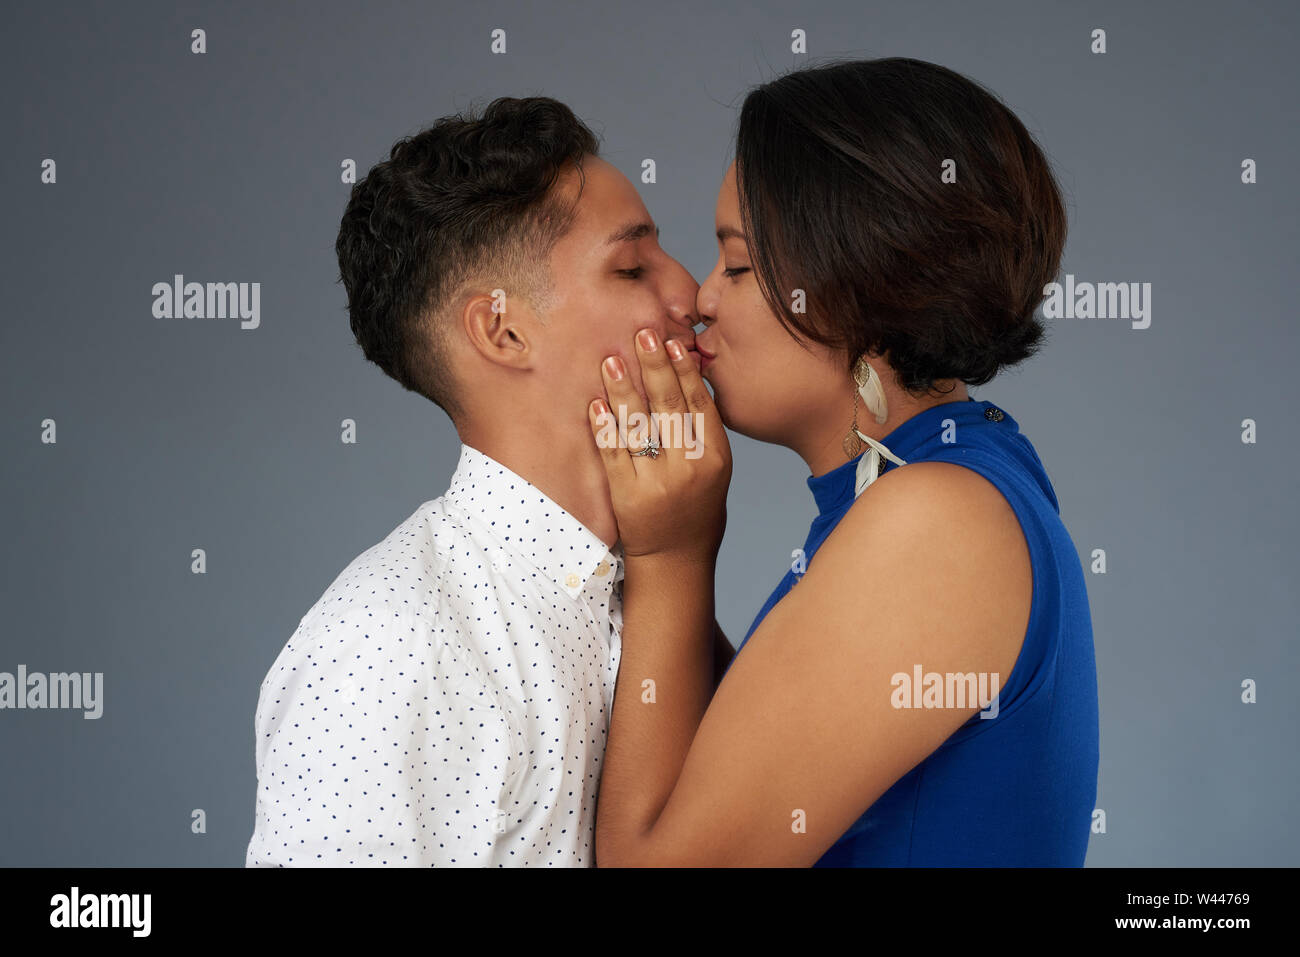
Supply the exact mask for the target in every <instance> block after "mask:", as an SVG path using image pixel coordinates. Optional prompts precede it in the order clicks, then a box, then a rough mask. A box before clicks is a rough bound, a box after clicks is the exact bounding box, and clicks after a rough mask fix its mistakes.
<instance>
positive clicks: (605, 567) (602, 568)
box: [596, 558, 609, 575]
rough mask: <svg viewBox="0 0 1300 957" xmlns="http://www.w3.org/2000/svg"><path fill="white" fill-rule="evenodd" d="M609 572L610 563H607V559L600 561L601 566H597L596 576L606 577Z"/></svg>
mask: <svg viewBox="0 0 1300 957" xmlns="http://www.w3.org/2000/svg"><path fill="white" fill-rule="evenodd" d="M608 571H609V562H607V561H606V560H605V559H603V558H602V559H601V560H600V564H599V565H597V566H596V574H597V575H604V574H605V573H606V572H608Z"/></svg>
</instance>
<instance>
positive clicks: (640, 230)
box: [605, 223, 659, 246]
mask: <svg viewBox="0 0 1300 957" xmlns="http://www.w3.org/2000/svg"><path fill="white" fill-rule="evenodd" d="M651 231H653V232H654V234H655V239H658V238H659V227H658V226H656V225H655V224H654V223H628V224H627V225H625V226H620V227H619V228H618V229H616V230H614V232H613V233H611V234H610V237H609V239H607V240H605V245H606V246H609V245H612V244H614V243H634V242H636V241H637V240H638V239H643V238H644V237H646V236H649V235H650V233H651Z"/></svg>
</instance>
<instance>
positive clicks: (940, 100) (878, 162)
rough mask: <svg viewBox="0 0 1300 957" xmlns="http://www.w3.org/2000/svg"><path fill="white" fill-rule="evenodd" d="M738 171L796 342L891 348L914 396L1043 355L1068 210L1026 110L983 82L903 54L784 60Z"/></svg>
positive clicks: (754, 94)
mask: <svg viewBox="0 0 1300 957" xmlns="http://www.w3.org/2000/svg"><path fill="white" fill-rule="evenodd" d="M736 182H737V189H738V192H739V200H740V214H741V221H742V224H743V225H742V228H743V230H744V232H745V233H746V235H747V237H748V243H749V250H750V256H751V262H752V265H753V267H754V272H755V276H756V278H757V280H758V283H759V288H760V289H761V290H762V293H763V297H764V298H765V299H766V300H767V302H768V304H769V305H770V306H771V307H772V309H773V311H774V312H775V313H776V314H777V316H778V317H779V318H780V320H781V322H782V324H783V325H784V326H785V327H786V329H787V331H789V332H790V333H791V334H792V335H794V336H795V338H796V340H798V339H799V338H801V337H802V338H804V339H808V340H811V341H814V342H819V343H821V344H822V345H825V346H828V347H830V348H832V349H836V350H841V349H842V350H844V351H845V352H846V353H847V362H848V364H849V366H850V367H851V366H852V363H853V362H854V361H855V360H856V359H857V357H858V356H860V355H862V354H863V353H866V352H870V353H873V354H887V355H886V359H887V361H888V362H889V364H890V365H891V366H892V367H893V369H894V371H895V373H896V375H897V379H898V384H899V385H900V386H901V387H902V388H903V389H905V390H906V391H908V392H909V393H911V394H913V395H922V394H925V393H927V392H930V391H933V390H934V389H935V383H936V382H938V381H940V380H946V379H960V380H961V381H963V382H965V383H967V384H968V385H983V384H984V383H986V382H988V381H989V380H991V379H992V378H993V377H994V376H995V375H996V374H997V373H998V372H999V371H1000V370H1002V369H1003V368H1004V367H1007V366H1011V365H1015V364H1016V363H1018V362H1021V361H1022V360H1024V359H1027V358H1029V357H1030V356H1031V355H1033V354H1034V352H1035V350H1036V348H1037V346H1038V345H1039V342H1040V340H1041V339H1042V337H1043V325H1042V323H1041V322H1040V321H1039V320H1038V318H1037V317H1036V316H1035V315H1034V312H1035V310H1036V308H1037V307H1038V304H1039V303H1040V302H1041V301H1042V299H1043V295H1044V292H1043V287H1044V286H1045V285H1047V284H1048V283H1050V282H1052V281H1053V280H1054V279H1055V277H1056V275H1057V270H1058V268H1059V266H1060V260H1061V253H1062V250H1063V249H1064V246H1065V234H1066V218H1065V208H1064V204H1063V203H1062V201H1061V192H1060V187H1059V186H1058V185H1057V183H1056V180H1055V178H1054V177H1053V175H1052V171H1051V168H1050V167H1049V165H1048V162H1047V160H1046V158H1045V157H1044V156H1043V154H1042V151H1041V150H1040V149H1039V148H1038V145H1037V144H1036V143H1035V142H1034V139H1033V137H1031V136H1030V135H1029V132H1028V131H1027V130H1026V129H1025V127H1024V124H1022V123H1021V122H1020V120H1019V119H1017V118H1016V116H1015V114H1014V113H1012V112H1011V110H1009V109H1008V108H1007V107H1006V106H1005V105H1004V104H1003V103H1002V101H1001V100H999V99H998V98H997V97H996V96H995V95H994V94H993V93H991V92H989V91H988V90H986V89H984V88H983V87H982V86H980V85H979V84H977V83H975V82H974V81H972V80H969V79H967V78H966V77H964V76H962V75H960V74H958V73H954V72H953V71H952V70H949V69H946V68H945V67H941V66H938V65H936V64H933V63H926V62H924V61H921V60H912V59H906V58H898V57H893V58H888V59H879V60H854V61H848V62H844V61H837V62H833V63H830V64H828V65H824V66H818V67H815V68H807V69H803V70H798V71H796V72H793V73H789V74H786V75H784V76H781V77H779V78H777V79H775V80H772V81H771V82H768V83H765V84H763V85H762V86H760V87H757V88H756V89H754V90H752V91H751V92H750V93H749V94H748V96H747V97H746V98H745V102H744V105H743V106H742V108H741V112H740V125H739V128H738V130H737V134H736ZM796 289H802V290H804V293H805V296H806V312H795V311H793V308H792V306H793V305H794V302H795V301H796V297H795V294H794V290H796Z"/></svg>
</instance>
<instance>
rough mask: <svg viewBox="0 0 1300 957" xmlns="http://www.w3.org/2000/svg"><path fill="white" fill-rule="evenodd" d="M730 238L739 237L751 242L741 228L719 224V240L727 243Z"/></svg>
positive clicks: (743, 240)
mask: <svg viewBox="0 0 1300 957" xmlns="http://www.w3.org/2000/svg"><path fill="white" fill-rule="evenodd" d="M728 239H739V240H741V241H742V242H745V243H748V242H749V240H748V238H746V236H745V234H744V233H742V232H741V231H740V230H739V229H736V228H735V227H734V226H719V227H718V242H720V243H725V242H726V241H727V240H728Z"/></svg>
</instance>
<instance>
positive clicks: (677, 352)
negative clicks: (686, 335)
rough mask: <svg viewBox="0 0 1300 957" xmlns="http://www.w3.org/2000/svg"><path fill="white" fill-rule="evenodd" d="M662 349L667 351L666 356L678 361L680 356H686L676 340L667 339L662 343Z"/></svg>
mask: <svg viewBox="0 0 1300 957" xmlns="http://www.w3.org/2000/svg"><path fill="white" fill-rule="evenodd" d="M664 348H665V349H667V350H668V354H669V355H670V356H672V357H673V359H680V358H682V356H684V355H686V351H685V350H684V349H683V348H682V344H681V343H680V342H678V341H677V340H676V339H669V340H668V341H667V342H665V343H664Z"/></svg>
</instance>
